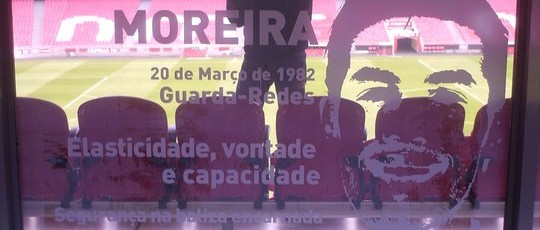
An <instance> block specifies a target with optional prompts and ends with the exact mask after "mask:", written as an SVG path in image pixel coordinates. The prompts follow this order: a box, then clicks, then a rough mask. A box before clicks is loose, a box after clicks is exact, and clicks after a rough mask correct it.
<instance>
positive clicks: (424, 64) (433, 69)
mask: <svg viewBox="0 0 540 230" xmlns="http://www.w3.org/2000/svg"><path fill="white" fill-rule="evenodd" d="M418 62H419V63H420V64H422V65H423V66H425V67H426V68H428V69H429V70H431V72H437V71H438V70H437V69H435V68H433V67H431V66H430V65H428V64H427V63H426V62H424V61H422V60H421V59H418ZM457 87H458V88H460V89H461V90H462V91H463V92H465V93H467V94H469V95H470V96H471V97H472V98H474V99H476V100H477V101H479V102H480V103H482V104H484V105H485V104H486V103H487V102H486V101H484V100H482V99H481V98H480V97H478V96H476V95H474V94H473V93H471V92H470V91H469V90H468V89H467V88H465V87H463V86H462V85H460V84H457Z"/></svg>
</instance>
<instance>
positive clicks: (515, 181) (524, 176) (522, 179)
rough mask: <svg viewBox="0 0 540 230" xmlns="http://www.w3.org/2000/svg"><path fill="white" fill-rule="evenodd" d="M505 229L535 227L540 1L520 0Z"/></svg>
mask: <svg viewBox="0 0 540 230" xmlns="http://www.w3.org/2000/svg"><path fill="white" fill-rule="evenodd" d="M517 31H518V34H517V41H516V56H515V60H514V62H515V65H514V66H515V69H514V85H513V90H514V91H513V95H512V103H513V104H512V106H513V110H512V137H511V152H510V162H509V163H510V167H509V177H508V178H509V183H508V196H507V207H506V213H505V214H506V215H505V229H509V230H510V229H511V230H521V229H527V230H529V229H532V227H533V226H532V225H533V212H534V200H535V187H536V186H535V185H536V170H537V159H538V156H540V155H539V151H540V148H539V147H540V65H539V63H540V0H520V1H518V28H517Z"/></svg>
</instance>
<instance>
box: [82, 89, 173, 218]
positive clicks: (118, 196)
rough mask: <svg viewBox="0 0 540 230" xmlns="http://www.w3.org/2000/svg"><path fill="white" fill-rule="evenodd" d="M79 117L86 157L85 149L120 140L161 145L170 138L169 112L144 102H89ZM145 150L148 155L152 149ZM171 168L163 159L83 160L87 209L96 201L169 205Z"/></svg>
mask: <svg viewBox="0 0 540 230" xmlns="http://www.w3.org/2000/svg"><path fill="white" fill-rule="evenodd" d="M78 118H79V132H78V133H77V138H80V143H83V142H84V140H86V141H87V143H88V145H87V147H88V148H84V145H82V144H80V146H81V151H83V153H82V156H84V151H88V152H90V151H92V148H93V147H94V145H102V146H105V145H106V143H110V142H114V143H116V142H118V141H119V140H120V139H121V140H123V141H124V142H125V143H127V142H129V141H131V142H132V143H135V142H143V143H157V142H161V141H163V140H166V139H167V129H168V128H167V117H166V115H165V111H164V110H163V108H161V107H160V106H159V105H158V104H156V103H154V102H151V101H147V100H144V99H139V98H133V97H102V98H98V99H94V100H91V101H87V102H85V103H84V104H82V105H81V106H80V107H79V111H78ZM83 138H85V139H83ZM93 143H99V144H93ZM141 149H142V150H141V151H142V152H143V153H144V154H145V155H146V154H147V148H141ZM120 151H121V150H118V154H120ZM167 166H168V163H167V160H166V159H165V158H161V157H160V158H157V157H143V158H140V157H136V156H133V157H121V156H120V155H117V156H115V157H83V159H82V163H81V170H82V172H81V182H80V193H82V198H83V207H84V208H90V207H91V206H92V202H93V201H156V202H159V205H160V207H164V204H165V202H166V201H167V200H165V186H164V183H163V180H162V178H161V175H162V172H163V171H164V169H165V168H166V167H167ZM126 188H129V189H128V190H127V189H126Z"/></svg>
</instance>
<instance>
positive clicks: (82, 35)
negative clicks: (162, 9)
mask: <svg viewBox="0 0 540 230" xmlns="http://www.w3.org/2000/svg"><path fill="white" fill-rule="evenodd" d="M139 2H140V0H118V1H86V0H74V1H68V0H45V8H44V12H45V17H44V22H43V37H42V43H41V44H42V45H44V46H81V45H86V46H100V45H109V46H110V45H112V44H114V42H113V38H114V10H122V11H123V12H124V13H125V15H126V17H127V18H133V17H134V15H135V12H136V10H137V7H138V6H139ZM97 25H99V26H97ZM73 27H75V28H77V29H75V28H73ZM96 27H97V29H96ZM74 29H75V30H76V32H77V33H75V34H76V36H75V34H72V31H73V30H74ZM96 32H99V33H96Z"/></svg>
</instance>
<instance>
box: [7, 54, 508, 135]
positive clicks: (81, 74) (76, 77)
mask: <svg viewBox="0 0 540 230" xmlns="http://www.w3.org/2000/svg"><path fill="white" fill-rule="evenodd" d="M326 61H327V60H326V59H323V58H321V57H310V58H309V59H308V68H312V69H313V70H314V75H313V76H314V77H313V78H314V80H313V81H309V82H308V83H307V85H306V91H308V92H312V93H313V95H325V94H326V86H325V83H324V80H325V71H326ZM480 61H481V56H479V55H459V56H458V55H417V56H395V57H388V56H356V57H353V59H352V63H351V68H350V70H349V77H348V78H347V79H346V80H345V83H344V86H343V92H342V97H344V98H347V99H350V100H354V101H357V100H356V99H357V98H358V95H359V93H360V92H362V91H364V90H366V89H369V88H373V87H381V86H383V87H384V86H386V85H385V84H384V83H381V82H357V81H352V80H350V76H351V75H352V74H353V73H354V72H356V71H357V70H359V69H361V68H362V67H365V66H370V67H378V68H381V69H386V70H391V71H392V72H394V73H395V74H396V75H397V76H400V77H401V82H400V83H399V84H398V87H399V89H400V91H401V92H402V94H403V98H407V97H417V96H428V89H429V88H430V87H431V88H433V86H429V85H425V84H424V79H425V78H426V76H428V75H429V74H431V73H432V72H435V71H441V70H457V69H464V70H467V71H469V72H470V73H471V75H472V76H473V78H474V80H475V81H476V85H473V86H471V87H469V86H464V85H458V84H447V86H446V87H449V88H452V89H454V90H456V91H458V92H460V93H461V94H462V95H464V96H465V97H466V101H467V103H466V104H465V103H463V104H462V105H463V106H464V107H465V110H466V120H465V128H464V132H465V134H469V133H470V131H471V129H472V127H473V123H474V117H475V116H476V112H477V111H478V109H479V108H480V107H481V106H483V105H484V104H486V102H487V94H488V91H489V89H488V86H487V83H486V80H485V79H484V78H483V77H482V73H481V71H480V64H479V63H480ZM512 63H513V58H512V57H511V56H510V57H509V58H508V68H507V81H506V97H510V96H511V82H512ZM241 64H242V59H241V58H212V59H182V58H157V57H156V58H88V59H83V58H74V59H32V60H22V59H20V60H17V61H16V84H17V85H16V90H17V96H20V97H34V98H40V99H44V100H48V101H51V102H54V103H55V104H57V105H59V106H60V107H62V108H63V109H64V110H65V112H66V114H67V117H68V120H69V125H70V128H74V127H76V126H77V109H78V107H79V106H80V105H81V104H82V103H84V102H85V101H88V100H92V99H94V98H99V97H105V96H120V95H122V96H135V97H140V98H146V99H148V100H151V101H154V102H156V103H158V104H160V105H161V106H162V107H163V108H164V109H165V111H166V112H167V116H168V122H169V125H174V112H175V110H176V108H177V107H178V103H176V102H174V101H173V102H172V103H164V102H162V100H161V99H160V91H161V89H162V88H163V87H170V88H172V89H174V90H178V91H199V92H200V91H214V90H217V89H218V88H219V87H223V89H224V90H225V91H234V89H235V84H236V82H235V81H234V80H232V79H230V78H229V79H225V80H207V79H205V80H199V79H198V78H194V79H193V80H186V79H183V80H176V79H174V72H175V71H176V70H179V69H180V68H183V70H184V71H187V70H191V71H194V72H195V73H197V72H198V71H199V68H203V69H207V68H210V69H211V70H212V71H214V70H216V71H225V70H226V71H234V70H239V69H240V66H241ZM153 68H157V69H158V70H159V71H161V70H162V69H167V70H168V71H169V76H170V77H169V78H168V79H166V80H153V79H152V76H153V74H155V73H156V72H155V69H154V70H152V69H153ZM157 76H158V78H159V77H160V76H161V72H158V73H157ZM272 88H273V87H272ZM272 90H273V89H272ZM357 102H358V103H359V104H361V105H362V106H363V107H364V109H365V110H366V130H367V133H368V138H370V137H373V135H374V123H375V122H374V121H375V116H376V114H377V112H378V110H379V108H380V105H381V103H380V102H371V101H357ZM264 111H265V119H266V124H267V125H270V127H271V130H272V132H271V136H273V135H275V134H274V131H275V130H273V127H274V126H275V117H276V111H277V104H275V103H274V104H267V105H265V106H264ZM271 139H272V140H275V137H272V138H271Z"/></svg>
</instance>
